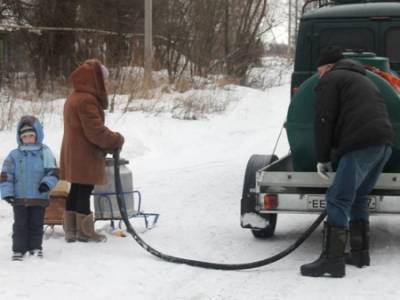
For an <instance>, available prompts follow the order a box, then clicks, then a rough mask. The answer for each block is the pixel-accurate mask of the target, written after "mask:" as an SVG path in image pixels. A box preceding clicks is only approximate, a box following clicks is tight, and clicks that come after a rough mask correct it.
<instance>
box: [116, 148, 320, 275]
mask: <svg viewBox="0 0 400 300" xmlns="http://www.w3.org/2000/svg"><path fill="white" fill-rule="evenodd" d="M119 152H120V151H119V150H118V151H115V152H114V153H113V158H114V179H115V191H116V194H117V201H118V206H119V209H120V212H121V216H122V220H123V221H124V223H125V226H126V228H127V231H128V232H129V234H130V235H131V236H132V237H133V238H134V239H135V241H136V242H137V243H138V244H139V245H140V246H141V247H142V248H144V249H145V250H146V251H147V252H149V253H151V254H153V255H154V256H157V257H158V258H161V259H162V260H165V261H169V262H172V263H178V264H186V265H189V266H193V267H199V268H206V269H215V270H244V269H251V268H257V267H261V266H265V265H268V264H272V263H273V262H276V261H278V260H280V259H282V258H284V257H285V256H287V255H288V254H290V253H291V252H293V251H294V250H295V249H296V248H297V247H299V246H300V245H301V244H302V243H303V242H304V241H305V240H306V239H307V238H308V237H309V236H310V235H311V233H312V232H313V231H314V230H315V229H316V228H317V227H318V225H319V224H321V222H322V221H323V220H324V219H325V216H326V212H325V211H323V212H322V213H321V214H320V215H319V216H318V218H317V219H316V220H315V221H314V223H312V224H311V226H310V227H309V228H308V229H307V230H306V231H305V232H304V233H303V234H302V235H301V236H300V238H299V239H298V240H297V241H296V242H295V243H294V244H292V245H290V246H289V247H288V248H287V249H285V250H283V251H282V252H280V253H278V254H276V255H273V256H271V257H269V258H266V259H263V260H259V261H255V262H250V263H242V264H221V263H212V262H206V261H198V260H193V259H187V258H181V257H176V256H171V255H168V254H164V253H162V252H160V251H158V250H156V249H154V248H153V247H151V246H150V245H148V244H146V242H145V241H143V240H142V238H141V237H140V236H139V235H138V234H137V233H136V231H135V229H133V227H132V225H131V223H130V221H129V218H128V214H127V210H126V202H125V199H124V193H123V189H122V184H121V176H120V172H119Z"/></svg>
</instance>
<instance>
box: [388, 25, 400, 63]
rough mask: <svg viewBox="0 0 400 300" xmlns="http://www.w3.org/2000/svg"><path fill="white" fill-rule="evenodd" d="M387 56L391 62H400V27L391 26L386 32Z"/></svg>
mask: <svg viewBox="0 0 400 300" xmlns="http://www.w3.org/2000/svg"><path fill="white" fill-rule="evenodd" d="M385 56H387V57H388V58H389V60H390V62H391V63H400V28H390V29H389V30H388V31H387V32H386V35H385Z"/></svg>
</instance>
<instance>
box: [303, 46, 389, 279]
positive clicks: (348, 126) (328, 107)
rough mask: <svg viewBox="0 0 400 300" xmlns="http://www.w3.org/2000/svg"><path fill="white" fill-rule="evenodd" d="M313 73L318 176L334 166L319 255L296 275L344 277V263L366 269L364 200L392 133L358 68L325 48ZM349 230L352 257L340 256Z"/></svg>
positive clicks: (332, 48)
mask: <svg viewBox="0 0 400 300" xmlns="http://www.w3.org/2000/svg"><path fill="white" fill-rule="evenodd" d="M318 73H319V76H320V81H319V83H318V85H317V87H316V88H315V92H316V95H317V100H316V106H315V121H314V126H315V129H314V130H315V131H314V133H315V145H316V153H317V160H318V163H317V171H318V174H319V175H320V176H321V177H322V178H325V179H328V178H329V174H328V172H329V171H332V167H331V159H335V160H336V161H337V163H338V164H337V170H336V176H335V178H334V180H333V183H332V185H331V186H330V187H329V189H328V191H327V193H326V201H327V215H328V218H327V222H326V223H325V225H324V239H323V249H322V254H321V256H320V257H319V258H318V259H317V260H316V261H314V262H312V263H310V264H306V265H303V266H301V274H302V275H304V276H313V277H319V276H324V275H329V276H332V277H343V276H344V275H345V263H347V264H352V265H355V266H357V267H360V268H361V267H363V266H368V265H369V264H370V257H369V221H368V219H369V212H368V194H369V193H370V192H371V190H372V189H373V187H374V185H375V183H376V181H377V179H378V177H379V175H380V173H381V172H382V169H383V167H384V165H385V163H386V162H387V160H388V159H389V157H390V155H391V152H392V150H391V144H392V142H393V136H394V133H393V129H392V126H391V124H390V121H389V118H388V113H387V111H386V105H385V102H384V100H383V98H382V96H381V95H380V93H379V91H378V89H377V87H376V86H375V85H374V83H373V82H372V81H371V80H370V79H369V78H368V77H367V76H366V71H365V68H364V67H363V65H361V64H360V63H358V62H357V61H354V60H351V59H345V58H344V57H343V54H342V51H341V49H340V48H339V47H335V46H330V47H328V48H325V49H324V50H323V51H322V53H321V56H320V59H319V62H318ZM349 220H350V222H349ZM349 225H350V226H349ZM349 227H350V245H351V253H349V254H347V255H345V253H344V251H345V246H346V241H347V235H348V228H349Z"/></svg>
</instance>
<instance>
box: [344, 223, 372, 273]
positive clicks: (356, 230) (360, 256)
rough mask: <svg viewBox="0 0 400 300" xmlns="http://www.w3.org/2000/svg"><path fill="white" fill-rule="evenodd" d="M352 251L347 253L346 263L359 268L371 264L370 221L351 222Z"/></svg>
mask: <svg viewBox="0 0 400 300" xmlns="http://www.w3.org/2000/svg"><path fill="white" fill-rule="evenodd" d="M350 247H351V251H350V253H346V264H348V265H353V266H356V267H359V268H362V267H364V266H369V264H370V257H369V222H368V221H364V220H360V221H351V222H350Z"/></svg>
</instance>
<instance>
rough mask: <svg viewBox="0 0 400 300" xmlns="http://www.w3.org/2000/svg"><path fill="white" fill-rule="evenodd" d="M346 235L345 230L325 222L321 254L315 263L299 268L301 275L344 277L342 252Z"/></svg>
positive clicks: (346, 231)
mask: <svg viewBox="0 0 400 300" xmlns="http://www.w3.org/2000/svg"><path fill="white" fill-rule="evenodd" d="M347 235H348V230H347V228H341V227H335V226H332V225H330V224H328V223H327V222H325V223H324V230H323V243H322V253H321V255H320V257H319V258H318V259H317V260H316V261H314V262H312V263H310V264H305V265H302V266H301V268H300V272H301V275H303V276H312V277H321V276H330V277H343V276H345V274H346V271H345V263H344V250H345V247H346V242H347Z"/></svg>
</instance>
